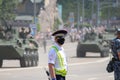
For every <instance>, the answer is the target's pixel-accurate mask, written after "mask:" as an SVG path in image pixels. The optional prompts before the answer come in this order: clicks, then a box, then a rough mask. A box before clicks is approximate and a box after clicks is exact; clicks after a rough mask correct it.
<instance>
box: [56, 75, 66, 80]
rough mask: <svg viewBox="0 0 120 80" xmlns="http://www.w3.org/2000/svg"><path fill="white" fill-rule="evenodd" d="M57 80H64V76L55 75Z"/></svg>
mask: <svg viewBox="0 0 120 80" xmlns="http://www.w3.org/2000/svg"><path fill="white" fill-rule="evenodd" d="M56 79H57V80H65V76H61V75H56Z"/></svg>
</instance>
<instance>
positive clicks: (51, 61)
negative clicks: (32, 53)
mask: <svg viewBox="0 0 120 80" xmlns="http://www.w3.org/2000/svg"><path fill="white" fill-rule="evenodd" d="M66 35H67V31H66V30H58V31H56V32H54V33H53V34H52V36H54V41H55V43H54V45H53V46H52V47H51V48H50V51H49V53H48V67H49V72H50V77H51V79H52V80H65V76H66V74H67V61H66V55H65V52H64V49H63V47H62V45H63V44H64V42H65V36H66Z"/></svg>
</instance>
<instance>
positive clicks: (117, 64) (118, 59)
mask: <svg viewBox="0 0 120 80" xmlns="http://www.w3.org/2000/svg"><path fill="white" fill-rule="evenodd" d="M116 35H117V37H116V38H115V39H113V40H112V46H111V47H112V52H113V69H114V77H115V80H120V29H117V31H116Z"/></svg>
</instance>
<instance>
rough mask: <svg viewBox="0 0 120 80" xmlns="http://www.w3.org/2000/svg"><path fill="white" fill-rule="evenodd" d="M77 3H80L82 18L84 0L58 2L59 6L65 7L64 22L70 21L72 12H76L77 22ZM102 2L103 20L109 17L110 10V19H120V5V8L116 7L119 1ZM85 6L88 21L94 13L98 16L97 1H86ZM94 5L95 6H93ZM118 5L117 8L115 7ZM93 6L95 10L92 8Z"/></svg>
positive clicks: (60, 0) (61, 0) (62, 0)
mask: <svg viewBox="0 0 120 80" xmlns="http://www.w3.org/2000/svg"><path fill="white" fill-rule="evenodd" d="M77 1H79V3H80V8H79V9H80V12H79V14H80V16H82V5H83V4H82V1H83V0H57V3H58V4H61V5H62V6H63V11H62V12H63V20H64V21H66V20H67V19H68V16H69V13H70V12H74V15H75V20H76V21H77V13H78V12H77V3H78V2H77ZM99 1H100V4H101V6H100V8H101V10H100V13H101V15H100V17H101V19H107V17H108V10H110V17H114V16H115V17H120V11H119V10H120V6H119V5H120V4H118V6H117V5H116V1H118V2H117V3H120V1H119V0H99ZM84 2H85V4H84V9H85V10H84V11H85V12H84V13H85V14H84V16H85V18H86V19H90V18H91V15H92V11H93V14H97V0H84ZM93 3H94V4H93ZM114 5H116V6H114ZM92 6H93V8H92ZM104 6H111V7H106V8H103V7H104Z"/></svg>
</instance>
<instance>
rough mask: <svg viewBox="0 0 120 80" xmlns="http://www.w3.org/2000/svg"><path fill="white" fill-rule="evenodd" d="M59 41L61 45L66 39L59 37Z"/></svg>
mask: <svg viewBox="0 0 120 80" xmlns="http://www.w3.org/2000/svg"><path fill="white" fill-rule="evenodd" d="M57 42H58V43H59V44H60V45H63V44H64V42H65V39H64V38H58V39H57Z"/></svg>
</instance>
